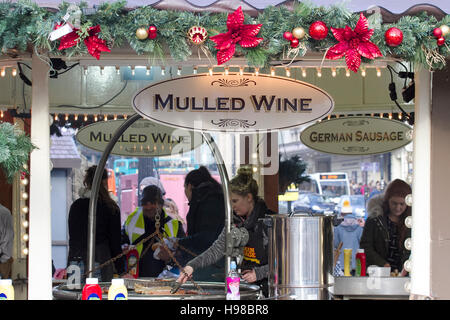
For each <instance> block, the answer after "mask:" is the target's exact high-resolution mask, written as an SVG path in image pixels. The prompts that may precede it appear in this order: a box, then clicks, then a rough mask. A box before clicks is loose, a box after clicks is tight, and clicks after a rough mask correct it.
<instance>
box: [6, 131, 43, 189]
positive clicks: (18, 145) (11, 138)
mask: <svg viewBox="0 0 450 320" xmlns="http://www.w3.org/2000/svg"><path fill="white" fill-rule="evenodd" d="M35 148H36V146H35V145H33V143H31V140H30V138H29V137H28V136H27V135H26V134H25V133H24V132H23V131H22V130H20V129H19V128H18V127H17V126H16V125H12V124H11V123H9V122H3V123H0V166H1V167H2V168H3V171H4V172H5V174H6V177H7V179H8V182H10V183H11V182H12V179H13V178H14V175H15V174H16V173H18V172H28V171H27V170H25V169H24V167H23V165H24V164H26V163H27V162H28V157H29V154H30V152H31V151H33V149H35Z"/></svg>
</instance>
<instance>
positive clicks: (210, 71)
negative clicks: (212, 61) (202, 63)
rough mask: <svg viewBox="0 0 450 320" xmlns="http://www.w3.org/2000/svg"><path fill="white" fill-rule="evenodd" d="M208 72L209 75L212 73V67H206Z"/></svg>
mask: <svg viewBox="0 0 450 320" xmlns="http://www.w3.org/2000/svg"><path fill="white" fill-rule="evenodd" d="M208 72H209V75H210V76H212V75H213V69H212V68H211V67H210V68H209V69H208Z"/></svg>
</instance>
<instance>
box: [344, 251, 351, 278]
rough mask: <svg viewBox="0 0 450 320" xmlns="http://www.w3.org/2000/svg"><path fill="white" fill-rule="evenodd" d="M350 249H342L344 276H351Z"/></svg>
mask: <svg viewBox="0 0 450 320" xmlns="http://www.w3.org/2000/svg"><path fill="white" fill-rule="evenodd" d="M351 265H352V249H344V276H346V277H349V276H351V273H350V270H351Z"/></svg>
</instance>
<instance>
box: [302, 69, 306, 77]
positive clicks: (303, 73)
mask: <svg viewBox="0 0 450 320" xmlns="http://www.w3.org/2000/svg"><path fill="white" fill-rule="evenodd" d="M302 77H303V78H306V69H305V68H302Z"/></svg>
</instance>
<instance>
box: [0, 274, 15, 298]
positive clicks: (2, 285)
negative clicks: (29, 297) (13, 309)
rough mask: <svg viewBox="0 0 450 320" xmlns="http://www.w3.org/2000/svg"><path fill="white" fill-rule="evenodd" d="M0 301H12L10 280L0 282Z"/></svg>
mask: <svg viewBox="0 0 450 320" xmlns="http://www.w3.org/2000/svg"><path fill="white" fill-rule="evenodd" d="M0 300H14V287H13V285H12V280H11V279H2V280H0Z"/></svg>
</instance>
